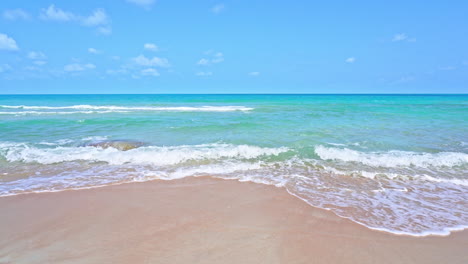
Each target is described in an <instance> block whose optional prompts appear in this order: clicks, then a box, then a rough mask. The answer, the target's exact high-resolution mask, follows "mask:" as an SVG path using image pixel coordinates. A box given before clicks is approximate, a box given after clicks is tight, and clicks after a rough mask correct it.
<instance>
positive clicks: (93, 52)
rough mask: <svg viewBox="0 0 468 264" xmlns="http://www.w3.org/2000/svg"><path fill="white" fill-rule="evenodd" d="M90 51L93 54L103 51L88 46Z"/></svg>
mask: <svg viewBox="0 0 468 264" xmlns="http://www.w3.org/2000/svg"><path fill="white" fill-rule="evenodd" d="M88 52H89V53H91V54H99V53H101V52H100V51H99V50H97V49H95V48H88Z"/></svg>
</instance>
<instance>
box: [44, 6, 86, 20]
mask: <svg viewBox="0 0 468 264" xmlns="http://www.w3.org/2000/svg"><path fill="white" fill-rule="evenodd" d="M39 18H41V19H44V20H52V21H72V20H75V19H77V17H76V16H75V15H74V14H73V13H71V12H66V11H63V10H62V9H60V8H56V7H55V5H50V6H49V7H48V8H47V9H42V12H41V14H40V15H39Z"/></svg>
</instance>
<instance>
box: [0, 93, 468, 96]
mask: <svg viewBox="0 0 468 264" xmlns="http://www.w3.org/2000/svg"><path fill="white" fill-rule="evenodd" d="M4 95H468V93H63V94H61V93H18V94H15V93H11V94H10V93H8V94H0V96H4Z"/></svg>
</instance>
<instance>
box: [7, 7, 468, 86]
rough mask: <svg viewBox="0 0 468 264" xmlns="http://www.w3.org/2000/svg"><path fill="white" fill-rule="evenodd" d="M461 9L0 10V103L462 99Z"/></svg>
mask: <svg viewBox="0 0 468 264" xmlns="http://www.w3.org/2000/svg"><path fill="white" fill-rule="evenodd" d="M467 11H468V1H465V0H458V1H457V0H454V1H418V0H414V1H400V0H396V1H378V0H372V1H370V0H369V1H333V0H331V1H305V0H303V1H299V0H290V1H272V0H249V1H247V0H244V1H241V0H230V1H215V0H197V1H180V0H103V1H96V0H94V1H90V0H80V1H65V0H62V1H60V0H55V1H51V0H29V1H26V0H1V2H0V94H89V93H99V94H107V93H111V94H112V93H117V94H120V93H163V94H173V93H468V19H467V16H468V15H467Z"/></svg>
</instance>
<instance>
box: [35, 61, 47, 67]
mask: <svg viewBox="0 0 468 264" xmlns="http://www.w3.org/2000/svg"><path fill="white" fill-rule="evenodd" d="M33 63H34V64H36V65H39V66H42V65H44V64H46V63H47V61H43V60H37V61H34V62H33Z"/></svg>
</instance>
